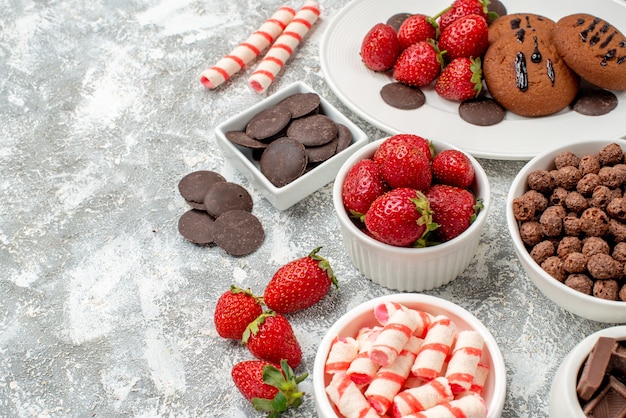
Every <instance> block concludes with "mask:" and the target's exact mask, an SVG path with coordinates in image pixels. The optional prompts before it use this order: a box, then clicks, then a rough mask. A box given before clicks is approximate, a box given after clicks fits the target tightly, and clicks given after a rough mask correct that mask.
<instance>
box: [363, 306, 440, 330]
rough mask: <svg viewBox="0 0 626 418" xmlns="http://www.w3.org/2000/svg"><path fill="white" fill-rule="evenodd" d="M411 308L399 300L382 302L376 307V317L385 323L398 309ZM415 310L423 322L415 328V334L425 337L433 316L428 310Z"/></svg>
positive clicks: (382, 323) (381, 322)
mask: <svg viewBox="0 0 626 418" xmlns="http://www.w3.org/2000/svg"><path fill="white" fill-rule="evenodd" d="M409 309H410V308H407V307H406V306H404V305H402V304H400V303H397V302H389V301H387V302H382V303H380V304H378V305H377V306H376V307H375V308H374V317H375V318H376V319H377V320H378V322H380V324H381V325H385V324H386V323H387V321H389V318H391V316H392V315H393V314H394V313H395V312H396V311H398V310H404V311H406V310H409ZM412 310H413V309H412ZM415 312H417V313H418V315H419V317H420V321H421V322H420V323H419V324H418V326H417V328H415V331H414V332H413V335H415V336H416V337H418V338H424V336H425V335H426V331H428V327H429V326H430V323H431V322H432V319H433V316H432V315H431V314H429V313H428V312H422V311H417V310H415Z"/></svg>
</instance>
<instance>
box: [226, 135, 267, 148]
mask: <svg viewBox="0 0 626 418" xmlns="http://www.w3.org/2000/svg"><path fill="white" fill-rule="evenodd" d="M225 136H226V139H228V140H229V141H230V142H232V143H233V144H236V145H241V146H242V147H246V148H252V149H264V148H266V147H267V142H263V141H259V140H258V139H254V138H251V137H250V136H248V134H246V133H245V132H243V131H229V132H226V134H225Z"/></svg>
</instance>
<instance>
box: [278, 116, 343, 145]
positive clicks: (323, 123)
mask: <svg viewBox="0 0 626 418" xmlns="http://www.w3.org/2000/svg"><path fill="white" fill-rule="evenodd" d="M287 136H288V137H290V138H294V139H297V140H298V141H300V142H301V143H302V144H303V145H305V146H307V147H317V146H320V145H324V144H326V143H328V142H330V141H332V140H333V139H335V138H336V137H337V124H336V123H335V122H334V121H333V120H332V119H331V118H329V117H328V116H325V115H312V116H306V117H304V118H300V119H295V120H294V121H292V122H291V124H289V128H287Z"/></svg>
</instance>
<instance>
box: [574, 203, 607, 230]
mask: <svg viewBox="0 0 626 418" xmlns="http://www.w3.org/2000/svg"><path fill="white" fill-rule="evenodd" d="M580 227H581V229H582V231H583V233H585V234H587V235H589V236H593V237H601V236H602V235H604V234H606V232H607V231H608V230H609V217H608V215H607V214H606V213H605V212H604V211H603V210H602V209H600V208H596V207H590V208H588V209H586V210H585V211H584V212H583V213H582V215H580Z"/></svg>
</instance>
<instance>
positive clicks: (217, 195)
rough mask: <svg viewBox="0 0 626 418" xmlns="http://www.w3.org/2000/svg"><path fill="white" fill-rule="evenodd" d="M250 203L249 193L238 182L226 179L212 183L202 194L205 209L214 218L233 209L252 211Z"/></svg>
mask: <svg viewBox="0 0 626 418" xmlns="http://www.w3.org/2000/svg"><path fill="white" fill-rule="evenodd" d="M252 205H253V203H252V197H251V196H250V193H248V191H247V190H246V189H245V188H243V187H242V186H240V185H239V184H236V183H231V182H228V181H224V182H221V183H216V184H214V185H213V187H211V188H210V189H209V190H208V191H207V192H206V194H205V195H204V208H205V210H206V211H207V213H208V214H209V215H211V216H214V217H216V218H217V217H218V216H220V215H222V214H223V213H225V212H228V211H231V210H234V209H240V210H245V211H248V212H252Z"/></svg>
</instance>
